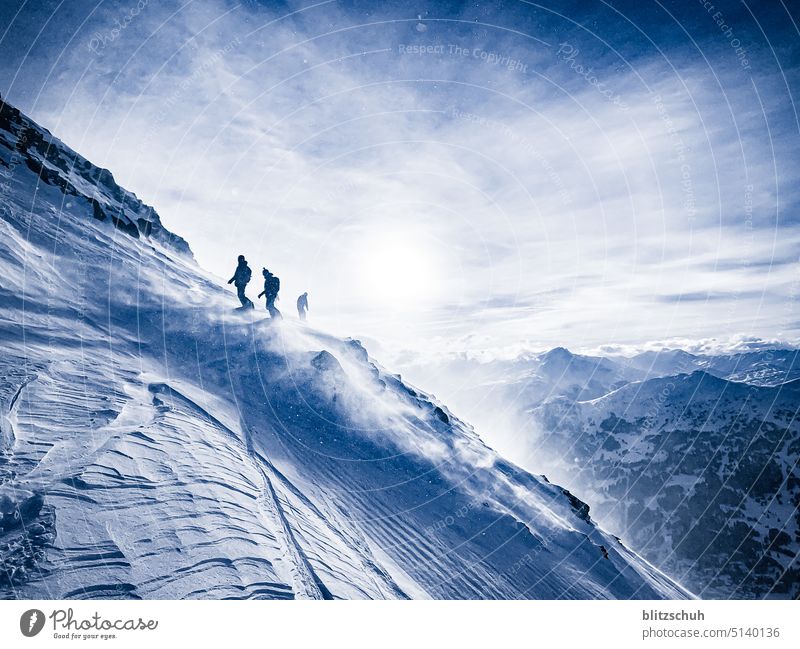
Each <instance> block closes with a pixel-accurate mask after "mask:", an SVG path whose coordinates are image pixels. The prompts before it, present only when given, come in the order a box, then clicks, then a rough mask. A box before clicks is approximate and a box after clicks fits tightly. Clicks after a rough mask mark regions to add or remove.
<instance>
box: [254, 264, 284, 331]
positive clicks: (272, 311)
mask: <svg viewBox="0 0 800 649" xmlns="http://www.w3.org/2000/svg"><path fill="white" fill-rule="evenodd" d="M261 274H262V275H263V276H264V290H263V291H261V293H259V294H258V297H261V296H262V295H264V296H265V297H266V298H267V311H269V315H270V317H271V318H273V319H276V318H277V319H278V320H282V319H283V316H282V315H281V312H280V311H278V309H277V308H276V307H275V300H277V299H278V291H280V290H281V280H280V279H278V278H277V277H276V276H275V275H273V274H272V273H270V272H269V271H268V270H267V269H266V268H263V269H262V270H261Z"/></svg>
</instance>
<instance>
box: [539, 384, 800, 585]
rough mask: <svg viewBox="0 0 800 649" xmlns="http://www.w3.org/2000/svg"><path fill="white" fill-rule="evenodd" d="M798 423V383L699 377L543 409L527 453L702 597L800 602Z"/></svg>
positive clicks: (560, 401)
mask: <svg viewBox="0 0 800 649" xmlns="http://www.w3.org/2000/svg"><path fill="white" fill-rule="evenodd" d="M799 415H800V381H793V382H789V383H786V384H783V385H781V386H778V387H762V386H754V385H747V384H743V383H734V382H730V381H726V380H724V379H720V378H717V377H714V376H712V375H711V374H708V373H706V372H703V371H695V372H693V373H691V374H683V375H679V376H676V377H665V378H658V379H650V380H647V381H644V382H643V383H632V384H629V385H627V386H625V387H623V388H621V389H619V390H617V391H615V392H612V393H610V394H608V395H606V396H604V397H602V398H599V399H596V400H592V401H587V402H583V403H580V402H574V401H572V400H569V399H566V398H561V399H555V400H552V401H550V402H548V403H545V404H544V405H541V406H538V407H537V408H535V409H533V410H532V411H531V413H530V416H531V423H532V424H533V425H532V426H531V429H530V430H531V439H530V444H531V452H532V453H534V454H535V455H536V456H537V458H538V461H540V462H543V463H545V464H547V466H548V467H549V470H550V472H551V473H550V475H551V476H552V477H553V478H554V479H556V480H560V481H562V484H566V485H567V486H568V487H569V488H571V489H572V490H573V491H575V492H576V493H578V494H580V496H581V497H582V498H585V499H587V500H588V501H589V502H591V503H592V507H593V510H594V511H595V515H596V517H597V518H598V519H599V520H600V521H601V523H602V524H604V525H606V526H608V527H609V529H612V530H613V531H614V532H615V533H617V534H619V535H620V536H621V537H622V538H623V539H624V540H625V541H626V542H627V543H629V544H630V545H631V547H633V548H636V550H637V551H638V552H640V553H642V554H643V555H644V556H645V557H647V558H648V559H649V560H650V561H652V562H653V563H654V564H656V565H658V566H659V567H661V568H662V569H663V570H665V571H667V572H669V574H672V575H676V576H678V578H679V579H681V581H683V582H684V583H686V584H688V585H689V586H690V588H692V589H693V590H694V591H695V592H697V593H698V594H700V595H701V596H704V597H745V598H762V597H770V596H771V597H798V596H800V565H798V562H797V554H798V551H799V550H800V467H798V462H799V461H800V422H799V421H798V416H799ZM534 430H535V431H537V432H536V433H535V434H534V433H533V431H534Z"/></svg>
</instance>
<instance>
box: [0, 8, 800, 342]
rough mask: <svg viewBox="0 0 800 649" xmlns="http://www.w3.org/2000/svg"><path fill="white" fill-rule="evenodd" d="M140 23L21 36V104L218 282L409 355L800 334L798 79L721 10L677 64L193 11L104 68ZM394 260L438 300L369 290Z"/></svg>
mask: <svg viewBox="0 0 800 649" xmlns="http://www.w3.org/2000/svg"><path fill="white" fill-rule="evenodd" d="M135 6H136V5H135V3H133V2H132V3H131V4H130V6H127V5H125V4H124V3H120V4H119V5H117V6H113V7H110V6H107V5H102V7H101V8H100V9H97V10H94V9H93V6H92V5H90V4H89V3H86V4H85V5H82V4H81V3H76V4H75V5H73V9H72V12H73V13H71V14H70V15H69V16H68V17H66V18H64V17H62V15H61V14H62V13H63V12H59V13H58V14H57V15H56V17H55V18H54V20H55V21H61V23H60V29H61V31H60V32H59V33H60V34H62V35H61V36H58V38H56V37H55V36H52V37H51V40H50V41H46V42H45V41H43V45H42V46H41V47H40V48H39V50H37V51H36V52H32V54H31V55H30V56H29V57H28V58H24V59H23V58H21V56H20V55H19V53H16V51H15V50H14V46H15V41H14V40H13V39H12V40H9V39H10V38H11V37H10V36H7V37H6V40H4V41H3V42H2V43H0V47H2V48H5V49H4V52H8V51H12V53H14V56H13V57H12V58H9V59H7V60H9V61H12V62H13V66H14V68H15V69H13V70H12V69H11V67H12V66H11V65H9V69H7V70H6V71H5V76H4V77H3V83H4V84H5V87H6V88H7V91H4V93H3V94H4V95H6V94H7V93H8V94H9V95H10V98H11V100H12V101H14V100H17V101H18V102H19V103H21V104H22V107H23V108H25V109H27V110H30V111H31V112H32V113H33V115H34V117H36V118H38V119H40V120H41V121H43V122H44V123H45V125H47V126H49V127H50V128H51V129H52V130H53V131H54V132H56V133H57V134H59V135H60V136H62V137H63V139H65V141H66V142H67V143H69V144H70V145H72V146H73V147H75V148H76V149H78V150H79V151H81V152H82V153H84V154H85V155H87V156H88V157H89V158H90V159H92V160H93V161H95V162H97V163H99V164H102V165H103V166H106V167H108V168H110V169H112V170H113V171H114V173H115V175H116V176H117V178H118V180H119V181H120V182H121V183H122V184H123V185H125V186H127V187H129V188H131V189H132V190H134V191H136V192H137V193H138V194H139V195H140V196H141V197H142V198H143V199H144V200H145V201H147V202H150V203H152V204H154V205H155V206H156V208H157V209H158V210H159V212H160V213H161V215H162V217H163V219H164V221H165V223H166V224H167V225H168V226H170V227H171V228H173V229H174V230H175V231H177V232H179V233H180V234H182V235H184V236H185V237H186V238H187V239H188V240H189V241H190V242H191V245H192V247H193V249H194V250H195V252H196V254H197V256H198V259H199V261H200V262H201V263H202V264H203V265H205V266H207V267H209V268H210V269H211V270H213V271H215V272H216V273H218V274H219V275H220V276H226V275H229V274H230V272H229V271H230V268H229V266H230V265H231V260H233V259H235V255H236V254H238V253H239V252H244V253H245V254H246V255H247V256H248V258H250V259H251V260H252V261H253V263H254V264H256V265H261V264H263V265H268V266H269V267H270V268H271V269H273V270H275V271H276V272H277V273H278V274H279V275H280V276H281V278H282V280H283V287H284V289H283V293H284V296H285V298H284V299H285V300H287V298H290V297H293V296H294V295H296V294H299V293H300V292H302V291H304V290H309V291H310V293H311V304H312V310H311V314H312V317H313V318H314V319H315V321H316V322H317V323H318V324H320V325H322V326H324V327H327V328H330V329H332V330H334V331H337V332H340V333H346V334H356V335H359V334H360V335H365V336H368V337H371V338H374V339H376V340H380V341H382V342H383V344H384V345H385V346H387V347H388V348H392V349H395V350H397V349H401V348H405V347H416V348H420V349H437V348H438V347H439V346H440V345H441V344H442V343H443V342H445V343H446V344H447V346H448V347H452V346H455V345H464V346H465V347H469V348H477V347H476V346H481V345H483V346H485V347H497V348H499V347H510V346H513V347H517V346H519V345H522V344H527V345H530V346H532V347H536V346H537V345H541V346H552V345H555V344H560V343H563V344H567V345H569V346H573V347H586V346H591V345H601V344H604V343H610V344H628V343H631V342H641V341H647V340H653V339H670V338H673V337H676V336H679V337H683V338H687V339H690V338H692V339H694V338H698V339H699V338H705V337H709V336H726V335H734V334H755V335H760V336H765V337H772V336H779V335H788V334H790V333H792V332H794V333H796V332H797V320H798V317H797V311H798V309H797V305H796V299H797V295H798V288H797V286H798V281H799V275H798V263H799V262H798V258H797V253H796V251H797V249H798V247H797V246H798V243H800V224H799V223H798V218H797V206H798V193H797V192H798V189H797V188H798V183H797V180H798V178H797V176H798V174H800V169H798V167H797V165H796V160H795V159H793V158H794V157H795V154H793V153H792V152H793V151H796V149H797V144H798V133H797V123H796V118H795V116H794V113H793V104H792V103H791V101H792V99H793V98H792V96H791V94H789V93H788V91H787V89H786V85H785V83H784V81H783V78H784V76H783V75H786V76H788V77H789V78H790V79H792V80H794V81H796V79H797V70H796V69H795V68H788V69H782V68H780V67H778V66H776V65H775V63H774V62H772V63H771V62H770V58H769V57H770V56H771V55H770V52H769V49H768V46H767V44H765V43H760V44H759V43H757V42H756V41H754V40H752V39H751V40H748V57H749V60H750V61H751V67H752V70H751V71H750V72H748V71H747V70H743V69H742V66H741V64H740V61H739V60H738V59H737V56H736V54H735V52H732V51H730V49H731V48H730V44H729V43H728V41H727V40H725V37H724V35H722V36H721V35H720V34H719V33H718V30H717V28H716V26H715V24H714V23H713V22H710V23H709V24H706V23H705V22H703V20H706V19H707V17H706V16H703V15H700V14H697V15H694V14H693V15H692V17H693V19H696V20H697V21H698V22H697V24H698V25H700V26H701V28H702V29H701V33H700V36H699V37H698V39H697V46H696V47H695V46H693V45H692V44H691V43H690V42H689V41H688V40H686V39H685V38H684V37H683V36H682V35H681V34H680V30H678V28H677V27H676V28H675V29H674V33H672V32H671V34H672V35H671V36H670V35H669V34H666V32H665V28H663V27H662V26H659V25H656V24H651V25H648V26H646V27H645V29H644V32H645V35H646V36H647V37H648V38H650V37H652V39H653V43H656V41H657V42H658V44H659V47H658V48H656V47H655V46H654V45H653V44H650V43H648V42H647V38H645V37H644V36H642V34H641V33H639V32H637V31H636V29H634V27H632V26H631V25H629V24H627V23H625V21H620V19H619V17H616V18H615V17H614V16H610V15H605V14H604V15H602V16H600V17H599V18H597V17H595V18H597V20H595V22H596V23H597V26H596V28H595V32H594V34H593V33H591V32H590V31H588V30H586V29H583V28H580V27H579V26H577V25H576V24H575V23H574V22H570V20H568V19H566V18H563V17H559V16H557V15H555V14H553V13H552V12H549V11H541V10H537V9H535V8H533V7H521V6H520V7H517V8H514V9H513V10H511V9H508V10H503V9H500V8H495V9H492V10H491V12H490V14H487V15H473V13H470V12H471V11H472V10H470V9H467V8H459V9H454V8H453V7H449V6H444V5H442V4H441V3H433V4H431V5H430V7H429V11H427V12H422V13H421V14H420V13H419V12H418V11H416V10H415V11H414V12H411V11H407V10H405V9H403V8H382V9H376V8H375V6H374V5H372V4H370V6H369V7H367V5H361V4H359V3H354V4H352V5H343V4H340V3H332V2H327V3H326V2H321V3H308V4H304V5H301V4H296V5H295V4H289V5H284V4H280V5H279V4H273V5H262V4H260V3H255V2H247V3H243V4H235V3H228V2H224V1H223V0H199V1H197V2H192V3H188V4H186V5H179V4H171V3H155V2H150V3H147V5H146V6H145V7H143V8H142V9H141V10H140V11H138V13H137V14H136V15H135V16H133V17H131V18H130V20H127V19H126V22H125V28H124V29H123V30H121V31H119V32H118V34H117V35H116V36H115V38H114V39H113V40H108V41H107V42H105V43H104V45H103V46H102V47H95V48H92V47H91V44H92V38H95V39H97V36H96V34H98V33H100V34H104V33H110V32H109V30H111V29H113V26H114V21H115V20H117V19H120V18H119V17H120V16H123V19H124V17H125V16H128V15H129V14H130V10H131V8H133V7H135ZM701 9H702V8H701ZM487 11H488V10H487ZM598 11H599V10H598ZM631 11H633V10H631ZM418 14H419V17H418ZM629 16H630V17H631V20H632V21H634V22H635V20H636V17H635V16H634V14H633V13H632V12H629ZM570 17H571V18H573V19H574V18H581V16H568V18H570ZM583 17H586V16H583ZM48 18H50V15H49V14H47V12H46V11H44V10H42V11H41V13H39V14H36V15H32V16H29V17H28V20H29V22H30V23H31V24H32V23H34V22H35V21H37V20H38V21H39V22H44V20H46V19H48ZM612 18H614V19H615V20H616V21H617V22H616V23H615V22H614V21H613V20H612ZM8 20H9V21H10V17H9V18H8ZM17 20H20V18H18V19H17ZM65 21H66V22H65ZM577 22H580V21H577ZM706 22H708V21H707V20H706ZM65 24H68V25H69V29H68V30H65ZM618 24H619V25H618ZM50 30H51V31H52V27H51V28H50ZM67 32H68V33H69V36H70V37H69V39H67V38H66V37H65V36H64V34H65V33H67ZM628 32H629V33H628ZM50 33H51V32H48V31H47V30H45V31H44V32H43V34H44V36H43V37H42V38H43V39H45V38H47V37H48V34H50ZM753 33H755V32H748V31H746V30H745V29H744V27H742V28H741V29H739V28H737V35H738V37H739V38H740V39H743V38H744V37H745V36H746V35H748V34H750V35H751V36H752V34H753ZM670 39H671V40H670ZM565 43H566V44H567V46H565V45H564V44H565ZM636 43H639V44H638V45H635V46H634V45H633V44H636ZM95 44H96V43H95ZM16 45H17V47H21V44H20V43H16ZM9 48H11V49H10V50H9ZM795 49H796V48H795ZM788 58H791V57H788ZM53 60H54V61H55V63H54V64H49V65H50V67H49V68H48V64H47V63H46V61H53ZM512 61H514V64H513V65H512V64H511V62H512ZM398 232H403V233H404V235H405V237H406V239H405V240H403V247H405V248H414V249H415V250H414V251H412V252H410V253H409V254H408V255H406V256H403V255H401V254H389V253H393V249H392V247H391V242H392V240H395V239H397V237H398V234H397V233H398ZM384 241H386V242H387V243H382V242H384ZM382 246H385V249H386V251H388V252H387V253H386V256H387V263H392V264H395V265H401V266H402V265H408V264H414V265H415V266H421V267H424V269H425V271H424V273H425V274H424V276H422V277H420V276H419V275H420V274H419V273H417V274H415V273H414V272H411V270H410V269H409V271H408V277H409V281H413V282H415V283H416V284H415V286H419V288H418V291H417V293H418V296H419V299H417V300H415V299H404V300H398V301H393V300H392V297H393V296H392V292H393V291H397V290H398V289H397V288H396V287H392V286H391V284H390V283H389V284H388V285H387V286H386V290H385V291H384V292H383V293H384V294H381V291H380V285H377V286H376V285H375V283H374V282H373V283H368V285H365V283H364V275H365V274H369V272H370V271H369V270H368V268H366V269H365V265H364V263H363V260H364V259H365V257H368V256H369V254H370V251H371V250H375V249H378V250H379V252H380V253H381V254H383V247H382ZM417 249H418V250H417ZM773 260H774V262H775V263H773ZM403 271H404V269H402V268H400V269H396V274H395V275H392V274H391V273H387V275H386V277H392V276H394V277H397V273H399V274H400V275H402V273H403ZM378 280H381V276H379V277H378ZM381 281H382V280H381ZM423 283H424V284H423ZM702 296H710V298H711V299H703V298H702ZM387 298H388V299H387ZM288 303H289V302H288V300H287V304H288Z"/></svg>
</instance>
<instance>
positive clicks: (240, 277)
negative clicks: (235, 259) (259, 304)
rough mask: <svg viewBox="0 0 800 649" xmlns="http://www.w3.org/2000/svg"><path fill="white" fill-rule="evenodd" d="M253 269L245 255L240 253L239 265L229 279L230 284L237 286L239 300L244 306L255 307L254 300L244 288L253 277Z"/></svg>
mask: <svg viewBox="0 0 800 649" xmlns="http://www.w3.org/2000/svg"><path fill="white" fill-rule="evenodd" d="M252 275H253V271H251V270H250V266H248V265H247V260H246V259H245V258H244V255H239V265H238V266H236V271H235V272H234V273H233V277H231V278H230V279H229V280H228V284H233V285H234V286H235V287H236V294H237V295H238V296H239V301H240V302H241V303H242V308H245V307H249V308H251V309H252V308H253V302H252V301H251V300H250V299H249V298H248V297H247V296H246V295H245V294H244V288H245V286H247V283H248V282H249V281H250V277H252Z"/></svg>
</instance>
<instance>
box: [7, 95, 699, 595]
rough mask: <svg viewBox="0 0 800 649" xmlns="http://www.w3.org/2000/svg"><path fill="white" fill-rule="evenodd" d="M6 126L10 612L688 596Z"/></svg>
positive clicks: (66, 160) (446, 424)
mask: <svg viewBox="0 0 800 649" xmlns="http://www.w3.org/2000/svg"><path fill="white" fill-rule="evenodd" d="M0 126H2V128H1V129H0V136H1V137H2V139H0V160H2V167H3V169H4V172H5V176H6V184H4V185H3V188H2V191H3V193H2V196H1V197H0V198H1V200H2V220H0V229H2V238H1V239H0V241H1V242H2V243H1V244H0V276H1V277H2V278H3V282H2V293H0V305H1V309H0V336H1V337H2V341H3V346H2V356H0V412H2V418H1V419H0V430H1V431H2V433H0V440H2V443H1V444H0V449H1V452H0V596H3V597H6V598H8V597H23V598H50V597H57V598H91V597H140V598H160V597H164V598H166V597H168V598H194V597H205V598H227V597H243V598H255V597H269V598H403V597H437V598H525V597H527V598H631V597H639V598H664V597H669V598H680V597H686V596H689V593H688V592H686V591H685V590H683V589H682V588H681V587H679V586H678V585H676V584H675V583H674V582H673V581H671V580H670V579H668V578H667V577H665V576H664V575H663V574H662V573H661V572H659V571H658V570H657V569H655V568H653V567H652V566H651V565H650V564H648V563H647V562H645V561H644V560H642V559H641V558H639V557H638V556H636V555H635V554H633V553H631V552H630V551H629V550H627V549H626V548H625V547H624V546H623V545H622V544H621V543H619V542H618V540H617V539H616V538H615V537H613V536H611V535H609V534H607V533H605V532H603V531H602V530H600V529H599V528H598V527H597V526H596V525H595V524H594V523H593V521H592V520H591V518H590V517H589V515H588V507H587V506H586V505H585V504H584V503H582V502H581V501H579V500H578V499H577V498H575V497H574V496H572V495H571V494H570V493H569V492H566V491H565V490H564V489H562V488H560V487H558V486H556V485H554V484H551V483H549V482H548V481H547V480H546V479H543V478H537V477H535V476H533V475H531V474H529V473H527V472H525V471H523V470H521V469H519V468H517V467H516V466H513V465H512V464H510V463H508V462H506V461H505V460H503V459H502V458H501V457H499V456H498V455H497V454H496V453H494V452H493V451H491V450H490V449H489V448H487V447H486V446H485V445H484V444H483V443H482V442H481V441H480V439H479V438H478V437H477V436H476V434H475V433H474V432H473V430H472V429H471V428H470V427H469V426H468V425H466V424H464V423H462V422H461V421H459V420H458V419H457V418H455V417H454V416H453V415H452V414H451V413H450V412H449V411H448V410H447V409H446V408H445V407H444V406H442V405H441V404H439V403H437V402H436V401H435V400H434V399H433V398H432V397H430V396H428V395H426V394H423V393H421V392H419V391H417V390H415V389H413V388H411V387H409V386H407V385H405V384H404V383H403V382H402V381H400V380H399V378H398V377H397V376H395V375H392V374H391V373H388V372H387V371H385V370H384V369H383V368H381V367H380V366H379V365H378V364H376V363H375V362H374V361H373V360H372V359H370V358H369V356H368V355H367V352H366V351H365V350H364V348H363V347H362V346H361V345H360V344H359V343H358V342H356V341H342V340H338V339H335V338H332V337H330V336H327V335H325V334H324V333H322V332H319V331H315V330H313V329H311V328H307V327H303V326H301V325H299V324H297V323H292V322H290V321H284V322H283V323H282V324H279V325H276V326H271V325H270V323H269V322H268V321H267V320H265V319H264V318H263V317H262V316H263V314H261V313H259V312H249V313H248V314H247V315H246V316H241V315H236V314H234V313H233V312H232V307H233V306H234V304H235V298H234V297H233V295H232V294H231V293H229V292H226V291H225V290H224V289H223V288H222V287H220V285H219V283H218V282H217V280H216V279H215V278H213V277H210V276H209V275H207V274H206V273H204V272H203V271H202V270H201V269H200V268H199V267H198V266H197V265H196V264H195V262H194V261H193V260H192V258H191V256H190V255H189V252H188V248H187V247H186V245H185V242H183V241H182V240H181V239H180V238H179V237H176V236H175V235H172V234H171V233H169V232H168V231H166V230H165V229H163V227H162V226H161V224H160V221H159V220H158V217H157V215H155V213H154V212H153V211H152V210H151V209H150V208H146V207H144V206H142V204H141V203H140V202H139V201H138V200H136V199H135V198H134V197H133V196H132V195H131V194H129V193H127V192H125V191H124V190H121V189H120V188H118V187H117V186H116V185H115V184H114V182H113V180H112V179H111V177H110V175H108V174H106V173H102V172H100V171H99V170H95V169H94V168H93V167H92V166H91V165H90V164H89V163H87V162H86V161H85V160H83V159H82V158H80V157H79V156H77V155H76V154H75V153H74V152H72V151H70V150H69V149H68V148H67V147H65V146H64V145H63V144H62V143H60V142H58V141H57V140H54V139H52V138H51V136H49V134H47V133H46V132H45V131H43V130H42V129H40V128H39V127H37V126H36V125H35V124H33V123H32V122H31V121H30V120H28V119H26V118H25V117H24V116H21V115H19V114H18V113H17V112H16V111H14V110H13V109H12V108H10V107H8V106H2V122H0ZM23 139H24V141H23ZM30 142H36V143H37V144H36V146H31V145H30V144H29V143H30ZM97 210H100V211H102V213H103V214H104V215H106V218H100V217H99V213H98V211H97ZM140 219H141V220H140ZM134 226H135V227H134ZM235 253H236V251H233V255H235ZM233 255H232V256H233Z"/></svg>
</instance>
